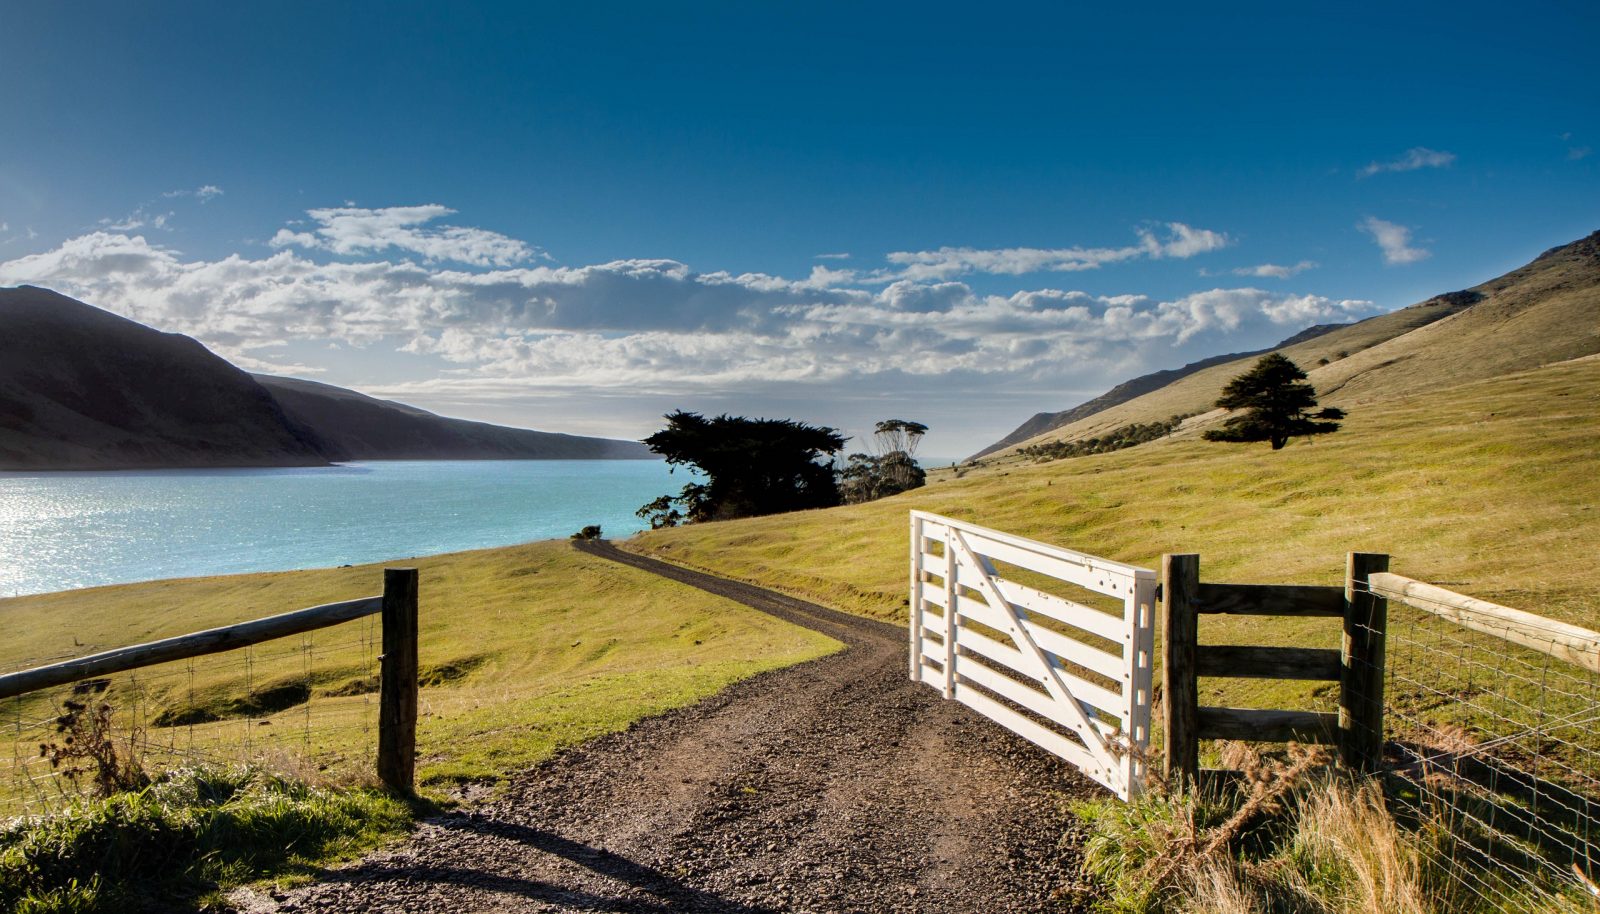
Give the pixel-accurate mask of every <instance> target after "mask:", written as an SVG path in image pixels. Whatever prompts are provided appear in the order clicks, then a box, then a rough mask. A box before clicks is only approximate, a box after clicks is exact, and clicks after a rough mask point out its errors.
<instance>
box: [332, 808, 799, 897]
mask: <svg viewBox="0 0 1600 914" xmlns="http://www.w3.org/2000/svg"><path fill="white" fill-rule="evenodd" d="M431 824H433V825H435V826H437V827H439V828H445V829H451V830H454V831H463V832H470V833H473V834H480V835H492V836H494V837H497V838H502V839H505V840H509V841H515V842H517V843H519V844H521V845H523V846H525V847H528V848H530V849H532V850H536V851H539V852H541V853H545V854H550V855H552V856H556V857H560V858H562V859H564V860H567V861H570V862H572V863H576V864H577V865H579V866H582V867H584V868H586V869H589V870H592V871H593V872H595V873H596V874H598V875H600V876H603V877H606V878H609V879H615V880H617V881H618V882H622V883H626V884H627V885H628V886H630V887H631V888H634V889H637V890H640V891H642V892H644V893H647V894H648V895H650V896H654V897H653V898H641V897H638V896H634V895H631V894H630V895H622V896H620V897H606V896H604V895H600V894H597V893H595V892H591V891H582V890H575V889H571V888H563V887H562V886H559V885H553V884H551V883H548V882H541V881H539V880H536V879H521V878H517V877H515V876H507V875H502V874H501V873H500V872H495V871H494V870H496V869H503V867H500V866H499V865H498V864H501V863H502V862H503V861H498V860H494V859H492V858H490V859H486V860H485V861H484V862H485V868H484V869H468V868H462V867H439V866H427V865H423V866H417V867H407V868H406V870H405V872H404V874H403V878H404V879H405V880H406V881H407V882H411V883H413V884H415V883H424V884H425V883H447V884H452V885H459V886H464V887H468V888H472V889H478V890H484V891H491V892H499V893H502V894H506V895H515V896H518V897H521V898H527V899H529V900H532V901H540V902H545V903H548V904H557V905H561V906H563V907H566V908H572V909H576V910H581V911H617V912H629V914H634V912H637V914H669V912H671V914H681V912H683V911H686V910H687V911H704V912H708V914H778V912H776V911H774V910H773V909H771V908H764V907H753V906H751V905H747V904H742V903H740V902H737V901H732V900H729V899H726V898H720V897H718V896H716V895H713V894H711V893H709V892H704V891H701V890H699V889H694V888H690V887H689V886H686V885H684V884H683V883H681V882H679V881H678V880H675V879H673V878H672V877H670V876H668V875H667V874H665V873H663V872H661V871H660V870H657V869H652V868H651V867H648V866H645V865H643V864H640V863H636V862H634V861H632V860H629V859H628V858H626V857H623V856H621V855H619V854H615V853H613V852H611V851H608V850H604V849H602V848H597V847H591V846H589V845H587V844H582V843H580V842H577V841H573V840H570V839H568V838H563V837H561V836H560V835H557V834H554V833H552V832H548V831H543V830H541V829H537V828H530V827H528V826H526V825H518V824H517V823H515V822H505V821H502V820H498V819H491V818H486V817H481V816H473V815H470V814H468V815H461V814H456V815H449V816H444V817H442V818H438V819H434V820H433V821H432V823H431ZM387 875H388V874H385V873H382V872H373V871H372V870H371V869H368V868H366V867H358V868H356V869H353V870H346V871H343V872H337V871H336V872H333V873H329V874H328V879H327V881H329V882H363V881H368V880H371V879H374V878H378V879H382V878H384V877H385V876H387Z"/></svg>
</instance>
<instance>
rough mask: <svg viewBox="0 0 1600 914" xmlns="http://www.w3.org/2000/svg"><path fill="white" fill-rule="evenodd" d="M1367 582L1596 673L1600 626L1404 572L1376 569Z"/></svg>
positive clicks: (1599, 668) (1599, 661)
mask: <svg viewBox="0 0 1600 914" xmlns="http://www.w3.org/2000/svg"><path fill="white" fill-rule="evenodd" d="M1367 585H1368V587H1369V588H1370V589H1371V591H1372V593H1374V594H1377V595H1378V596H1381V597H1384V598H1385V599H1389V600H1398V601H1400V602H1401V603H1404V604H1406V605H1407V606H1411V607H1414V608H1416V609H1420V610H1422V611H1423V612H1427V613H1432V614H1434V615H1436V616H1439V617H1441V618H1445V619H1449V620H1450V621H1451V622H1454V623H1456V624H1457V625H1460V626H1461V627H1463V628H1470V629H1472V630H1473V631H1476V632H1483V633H1484V634H1486V635H1494V636H1495V637H1497V638H1503V639H1505V640H1506V641H1510V642H1511V643H1513V644H1520V645H1522V646H1523V647H1527V648H1532V649H1533V650H1536V651H1539V652H1541V653H1544V654H1549V655H1550V656H1552V657H1556V658H1558V659H1561V660H1565V661H1567V662H1568V663H1572V664H1576V665H1578V666H1581V667H1583V668H1584V669H1587V670H1590V671H1592V672H1596V673H1600V632H1596V631H1592V630H1590V629H1587V628H1582V627H1580V626H1577V625H1570V624H1568V623H1566V622H1557V621H1555V620H1554V619H1546V618H1544V617H1543V616H1536V615H1534V614H1533V613H1530V612H1523V611H1522V610H1520V609H1512V608H1510V607H1509V606H1501V605H1499V604H1497V603H1490V602H1489V601H1487V600H1479V599H1477V598H1476V597H1469V596H1466V595H1464V594H1459V593H1456V592H1455V591H1453V590H1445V589H1444V588H1443V587H1438V586H1435V585H1433V584H1424V583H1423V582H1421V581H1417V580H1413V579H1411V578H1408V577H1404V576H1403V575H1398V574H1390V573H1388V572H1384V573H1382V574H1374V575H1372V576H1371V577H1370V578H1369V579H1368V581H1367Z"/></svg>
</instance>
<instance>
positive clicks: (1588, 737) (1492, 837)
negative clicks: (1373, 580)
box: [1383, 598, 1600, 911]
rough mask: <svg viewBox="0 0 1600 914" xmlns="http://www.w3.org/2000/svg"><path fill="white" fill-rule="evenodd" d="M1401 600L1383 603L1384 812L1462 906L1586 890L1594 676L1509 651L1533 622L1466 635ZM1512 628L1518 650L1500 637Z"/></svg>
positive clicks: (1590, 871) (1557, 629)
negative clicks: (1417, 844) (1393, 816)
mask: <svg viewBox="0 0 1600 914" xmlns="http://www.w3.org/2000/svg"><path fill="white" fill-rule="evenodd" d="M1408 602H1411V603H1412V604H1413V605H1410V606H1408V605H1404V604H1400V603H1396V602H1391V603H1390V606H1389V617H1388V625H1387V659H1386V662H1385V663H1384V667H1385V672H1384V695H1383V703H1384V717H1385V721H1384V724H1385V730H1386V733H1387V745H1386V748H1385V759H1384V763H1385V765H1384V767H1385V770H1386V772H1387V777H1388V779H1389V786H1390V788H1391V789H1390V791H1389V792H1390V794H1391V796H1392V798H1393V800H1394V803H1395V806H1396V811H1397V813H1398V814H1399V816H1400V817H1401V818H1402V819H1403V820H1405V821H1406V822H1407V824H1409V825H1410V826H1412V828H1413V829H1414V830H1415V833H1416V834H1418V835H1419V836H1420V837H1421V838H1422V841H1421V846H1422V847H1423V848H1424V849H1425V852H1426V853H1428V854H1429V855H1430V856H1431V857H1432V858H1433V862H1434V863H1435V864H1436V865H1437V866H1436V870H1437V871H1438V872H1440V873H1442V874H1445V877H1446V879H1447V880H1448V882H1449V883H1450V885H1449V886H1448V887H1447V888H1449V889H1451V890H1453V891H1455V892H1456V893H1457V894H1458V895H1459V897H1461V898H1462V900H1463V901H1464V902H1466V903H1468V904H1470V905H1471V906H1473V907H1479V908H1481V909H1484V910H1493V911H1500V910H1518V909H1525V907H1526V905H1527V900H1528V899H1529V898H1536V897H1541V895H1547V894H1550V893H1553V894H1557V895H1560V894H1568V893H1570V894H1573V895H1591V896H1592V895H1593V894H1594V882H1593V879H1594V877H1595V875H1596V874H1597V864H1600V860H1597V859H1596V850H1595V844H1594V842H1595V839H1597V838H1600V726H1597V725H1600V675H1597V674H1596V673H1595V672H1593V671H1591V670H1590V669H1587V668H1585V667H1584V666H1580V665H1577V664H1574V663H1571V662H1569V661H1568V660H1565V659H1560V658H1558V657H1556V656H1551V655H1550V654H1549V653H1546V652H1544V651H1542V650H1539V649H1535V648H1533V647H1526V646H1522V645H1527V644H1534V645H1537V642H1538V641H1539V639H1540V637H1541V634H1540V626H1539V624H1537V623H1529V622H1527V621H1521V620H1519V621H1517V622H1516V623H1515V624H1514V625H1513V624H1511V623H1508V624H1507V626H1506V631H1505V632H1503V633H1497V632H1496V631H1495V626H1494V624H1493V623H1492V622H1489V623H1485V622H1484V621H1482V620H1477V621H1475V622H1474V625H1475V626H1476V627H1477V628H1478V629H1479V630H1471V629H1468V628H1465V627H1463V626H1462V625H1459V624H1457V623H1456V622H1454V621H1452V620H1451V619H1449V618H1441V617H1440V616H1438V615H1434V614H1432V613H1430V612H1425V611H1423V610H1422V609H1418V608H1414V606H1417V605H1419V604H1418V603H1417V601H1416V600H1415V599H1413V598H1408ZM1424 608H1428V607H1424ZM1433 609H1434V610H1435V611H1438V610H1442V609H1444V607H1442V606H1441V607H1437V608H1433ZM1513 627H1514V628H1515V634H1516V637H1517V640H1519V641H1521V644H1520V645H1519V644H1516V643H1512V642H1511V641H1509V640H1507V637H1506V636H1507V635H1510V634H1512V629H1513ZM1568 633H1570V627H1566V626H1561V625H1560V623H1549V625H1548V631H1546V632H1545V635H1547V636H1548V637H1549V639H1550V642H1551V647H1552V648H1554V647H1555V646H1556V645H1557V644H1559V643H1560V642H1561V640H1562V639H1563V638H1564V637H1567V636H1568ZM1557 653H1559V651H1557Z"/></svg>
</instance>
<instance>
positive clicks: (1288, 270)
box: [1228, 260, 1317, 279]
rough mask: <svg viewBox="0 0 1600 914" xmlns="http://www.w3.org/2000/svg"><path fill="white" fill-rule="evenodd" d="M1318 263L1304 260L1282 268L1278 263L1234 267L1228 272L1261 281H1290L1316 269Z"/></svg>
mask: <svg viewBox="0 0 1600 914" xmlns="http://www.w3.org/2000/svg"><path fill="white" fill-rule="evenodd" d="M1316 266H1317V264H1316V261H1312V260H1302V261H1300V262H1299V263H1297V264H1293V265H1292V266H1282V265H1280V264H1276V263H1263V264H1257V265H1256V266H1253V267H1234V268H1233V269H1232V270H1230V271H1228V272H1230V273H1232V274H1233V275H1235V276H1254V277H1257V278H1260V279H1288V278H1289V277H1291V276H1294V275H1296V274H1298V273H1304V272H1305V271H1307V270H1313V269H1316Z"/></svg>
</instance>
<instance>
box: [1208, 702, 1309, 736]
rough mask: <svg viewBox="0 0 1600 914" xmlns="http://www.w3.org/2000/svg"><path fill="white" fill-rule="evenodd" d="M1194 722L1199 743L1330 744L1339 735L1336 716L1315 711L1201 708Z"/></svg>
mask: <svg viewBox="0 0 1600 914" xmlns="http://www.w3.org/2000/svg"><path fill="white" fill-rule="evenodd" d="M1198 720H1199V727H1198V728H1197V733H1196V737H1197V738H1199V739H1245V740H1258V741H1260V742H1268V743H1287V742H1289V741H1291V740H1293V741H1296V742H1302V743H1332V742H1333V741H1334V735H1335V734H1336V733H1338V732H1339V715H1337V714H1325V713H1322V712H1319V711H1278V710H1262V709H1259V708H1206V707H1202V708H1200V709H1199V714H1198Z"/></svg>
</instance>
